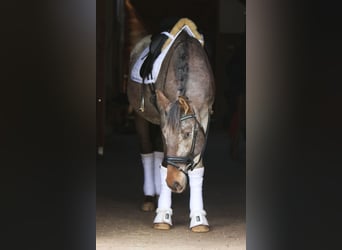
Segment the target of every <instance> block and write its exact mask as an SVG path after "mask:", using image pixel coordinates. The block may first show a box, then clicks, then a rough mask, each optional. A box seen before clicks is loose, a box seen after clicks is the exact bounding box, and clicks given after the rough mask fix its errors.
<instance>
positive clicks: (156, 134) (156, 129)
mask: <svg viewBox="0 0 342 250" xmlns="http://www.w3.org/2000/svg"><path fill="white" fill-rule="evenodd" d="M150 133H151V140H152V143H153V158H154V188H155V193H156V196H159V195H160V185H161V179H160V167H161V165H162V162H163V158H164V152H163V141H162V134H161V130H160V126H158V125H154V124H150Z"/></svg>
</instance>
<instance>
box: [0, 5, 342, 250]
mask: <svg viewBox="0 0 342 250" xmlns="http://www.w3.org/2000/svg"><path fill="white" fill-rule="evenodd" d="M339 9H340V8H339V5H335V4H334V3H332V2H324V4H323V3H322V4H317V3H316V2H312V1H300V2H298V1H286V2H284V1H277V2H275V1H252V2H251V3H248V4H247V24H246V27H247V138H248V140H247V249H266V250H268V249H337V248H338V246H339V245H340V242H339V239H340V235H341V227H340V225H341V222H342V221H341V215H340V211H341V195H340V190H341V187H340V175H339V173H340V166H341V165H342V164H341V157H340V155H341V148H342V147H341V139H342V138H341V127H342V126H341V125H342V124H341V118H340V110H341V109H340V107H341V106H342V105H341V87H340V83H341V82H342V81H341V63H340V58H341V47H340V44H341V36H340V35H341V34H340V30H341V29H340V23H341V18H340V17H341V15H340V12H339ZM95 10H96V3H95V1H79V0H78V1H58V2H53V1H38V2H34V3H32V2H23V3H19V2H14V1H5V2H4V3H2V8H1V12H2V13H1V15H0V16H1V20H2V22H1V31H2V39H1V48H2V57H1V60H2V67H1V72H2V74H1V79H2V81H1V82H2V84H1V86H2V90H1V94H2V95H1V97H2V98H1V115H2V122H1V142H2V143H1V156H2V157H1V163H0V164H1V180H2V181H1V194H2V196H1V197H2V201H1V222H2V223H1V225H2V229H3V232H4V233H3V234H2V241H1V245H2V248H4V249H95V242H96V239H95V215H96V207H95V197H96V196H95V192H96V190H95V181H96V145H97V144H96V101H97V99H96V12H95Z"/></svg>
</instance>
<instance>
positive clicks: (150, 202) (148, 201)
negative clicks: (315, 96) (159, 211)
mask: <svg viewBox="0 0 342 250" xmlns="http://www.w3.org/2000/svg"><path fill="white" fill-rule="evenodd" d="M141 210H142V211H144V212H151V211H155V210H156V205H155V198H154V197H153V196H148V195H146V196H145V197H144V203H143V204H142V205H141Z"/></svg>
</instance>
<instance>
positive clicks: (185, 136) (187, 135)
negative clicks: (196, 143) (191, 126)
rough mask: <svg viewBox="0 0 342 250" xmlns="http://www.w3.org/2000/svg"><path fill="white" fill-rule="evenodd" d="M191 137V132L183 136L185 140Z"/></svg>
mask: <svg viewBox="0 0 342 250" xmlns="http://www.w3.org/2000/svg"><path fill="white" fill-rule="evenodd" d="M190 135H191V133H190V132H185V133H184V134H183V139H187V138H189V137H190Z"/></svg>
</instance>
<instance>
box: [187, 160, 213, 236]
mask: <svg viewBox="0 0 342 250" xmlns="http://www.w3.org/2000/svg"><path fill="white" fill-rule="evenodd" d="M201 165H202V164H201ZM188 175H189V186H190V219H191V221H190V228H191V230H192V231H193V232H208V231H209V224H208V221H207V218H206V212H205V210H204V209H203V196H202V185H203V175H204V167H203V166H200V167H198V168H195V169H194V170H192V171H189V172H188Z"/></svg>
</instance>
